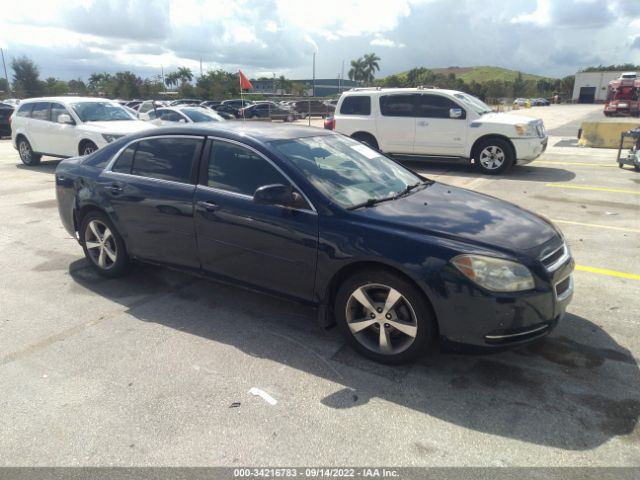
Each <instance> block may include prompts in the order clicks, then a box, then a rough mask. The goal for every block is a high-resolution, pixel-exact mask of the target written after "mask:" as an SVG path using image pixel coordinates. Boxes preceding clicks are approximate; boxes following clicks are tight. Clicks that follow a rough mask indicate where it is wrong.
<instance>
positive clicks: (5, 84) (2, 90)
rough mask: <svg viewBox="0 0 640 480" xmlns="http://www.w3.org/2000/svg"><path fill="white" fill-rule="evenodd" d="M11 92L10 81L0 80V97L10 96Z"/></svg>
mask: <svg viewBox="0 0 640 480" xmlns="http://www.w3.org/2000/svg"><path fill="white" fill-rule="evenodd" d="M10 90H11V89H10V88H9V81H8V80H7V79H6V78H0V95H3V96H5V97H6V96H8V95H9V91H10Z"/></svg>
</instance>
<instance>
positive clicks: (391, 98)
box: [380, 94, 418, 117]
mask: <svg viewBox="0 0 640 480" xmlns="http://www.w3.org/2000/svg"><path fill="white" fill-rule="evenodd" d="M417 97H418V95H414V94H410V95H404V94H403V95H382V96H381V97H380V113H381V114H382V115H384V116H385V117H415V116H416V103H417V100H418V99H417Z"/></svg>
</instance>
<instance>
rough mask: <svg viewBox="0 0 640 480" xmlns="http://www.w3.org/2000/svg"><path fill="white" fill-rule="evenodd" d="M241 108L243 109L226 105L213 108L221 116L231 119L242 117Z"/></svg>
mask: <svg viewBox="0 0 640 480" xmlns="http://www.w3.org/2000/svg"><path fill="white" fill-rule="evenodd" d="M240 108H242V107H234V106H233V105H225V104H220V105H216V106H214V107H213V110H215V111H216V113H218V114H219V115H221V116H225V115H226V116H227V117H231V118H238V116H239V115H240Z"/></svg>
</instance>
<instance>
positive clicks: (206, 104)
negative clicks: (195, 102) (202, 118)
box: [200, 100, 222, 108]
mask: <svg viewBox="0 0 640 480" xmlns="http://www.w3.org/2000/svg"><path fill="white" fill-rule="evenodd" d="M220 104H222V102H219V101H217V100H205V101H204V102H200V106H201V107H207V108H213V107H215V106H217V105H220Z"/></svg>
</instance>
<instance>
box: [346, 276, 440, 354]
mask: <svg viewBox="0 0 640 480" xmlns="http://www.w3.org/2000/svg"><path fill="white" fill-rule="evenodd" d="M334 308H335V312H336V320H337V322H338V325H339V326H340V328H341V330H342V332H343V334H344V335H345V337H346V338H347V340H348V341H349V343H350V344H351V345H352V346H353V347H354V348H355V349H356V350H358V351H359V352H360V353H362V354H363V355H365V356H367V357H369V358H372V359H374V360H376V361H379V362H381V363H389V364H397V363H404V362H407V361H410V360H413V359H415V358H416V357H418V356H419V355H422V354H424V353H425V352H426V350H427V346H428V344H429V343H430V342H431V340H432V339H433V336H434V334H433V332H434V328H433V326H434V319H433V315H432V313H431V309H430V308H429V306H428V304H427V302H426V300H425V298H424V295H423V294H422V293H421V292H420V291H419V290H418V289H417V288H416V287H415V286H414V285H412V284H411V283H410V282H408V281H407V280H405V279H404V278H401V277H399V276H397V275H395V274H393V273H391V272H387V271H384V270H381V271H364V272H361V273H358V274H356V275H354V276H353V277H351V278H349V279H347V280H346V281H345V282H344V283H343V284H342V286H341V287H340V289H339V290H338V293H337V295H336V304H335V307H334Z"/></svg>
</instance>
